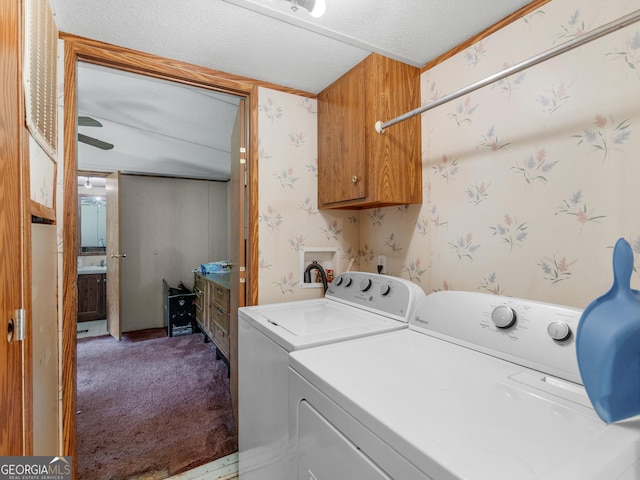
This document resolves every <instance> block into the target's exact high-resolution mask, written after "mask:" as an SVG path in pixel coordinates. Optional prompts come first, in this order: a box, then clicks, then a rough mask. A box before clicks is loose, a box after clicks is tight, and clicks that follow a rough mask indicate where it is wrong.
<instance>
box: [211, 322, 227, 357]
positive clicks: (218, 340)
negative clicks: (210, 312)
mask: <svg viewBox="0 0 640 480" xmlns="http://www.w3.org/2000/svg"><path fill="white" fill-rule="evenodd" d="M213 343H214V344H215V346H216V347H218V349H219V350H220V353H222V354H223V355H224V356H225V357H227V358H229V334H228V333H227V331H226V330H224V329H223V328H222V327H220V325H218V324H217V323H214V324H213Z"/></svg>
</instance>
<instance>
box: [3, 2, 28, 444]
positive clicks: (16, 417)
mask: <svg viewBox="0 0 640 480" xmlns="http://www.w3.org/2000/svg"><path fill="white" fill-rule="evenodd" d="M21 3H22V2H19V1H17V0H8V1H4V0H3V1H2V2H0V42H1V44H2V54H1V55H0V72H2V73H1V75H2V77H1V78H2V80H1V83H2V89H1V90H0V125H1V126H0V134H1V135H2V141H0V231H2V235H1V236H0V265H1V266H2V267H1V268H0V314H1V315H2V317H1V318H2V320H1V321H0V325H2V334H0V405H1V406H2V407H1V409H2V414H1V415H0V456H5V455H25V451H26V450H25V449H26V448H27V447H26V446H25V445H24V443H23V438H24V436H23V428H25V419H24V416H25V415H24V407H25V405H24V404H23V383H22V377H23V369H24V364H23V363H22V362H23V360H22V355H23V342H21V341H19V340H18V339H17V328H16V320H17V317H16V312H17V310H19V309H20V308H22V280H23V278H22V277H23V270H22V263H21V262H22V248H21V246H22V236H21V235H22V234H21V228H20V226H21V223H22V222H21V218H23V216H22V213H21V211H22V210H21V202H22V200H21V196H20V165H21V161H20V160H21V156H22V148H21V144H22V142H21V140H22V133H23V126H22V125H23V122H22V120H23V119H22V112H21V107H20V106H21V102H22V88H21V85H22V80H21V78H20V58H21V57H20V41H21V40H20V28H19V27H20V24H21V20H20V4H21ZM27 185H28V183H27ZM27 195H28V192H27ZM23 221H24V218H23ZM26 360H27V361H30V358H28V359H26ZM25 395H26V396H27V401H30V396H31V393H26V392H25Z"/></svg>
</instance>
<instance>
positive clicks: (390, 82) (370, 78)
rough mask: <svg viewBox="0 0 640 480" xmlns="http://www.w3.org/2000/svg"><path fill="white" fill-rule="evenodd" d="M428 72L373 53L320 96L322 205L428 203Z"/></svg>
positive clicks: (320, 180) (319, 185)
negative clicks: (424, 132) (423, 97)
mask: <svg viewBox="0 0 640 480" xmlns="http://www.w3.org/2000/svg"><path fill="white" fill-rule="evenodd" d="M419 106H420V71H419V69H417V68H415V67H412V66H410V65H406V64H403V63H401V62H398V61H395V60H392V59H390V58H386V57H383V56H381V55H378V54H371V55H370V56H368V57H367V58H366V59H364V60H363V61H362V62H361V63H359V64H358V65H356V66H355V67H354V68H353V69H351V70H350V71H349V72H347V73H346V74H345V75H343V76H342V77H341V78H339V79H338V80H337V81H336V82H334V83H333V84H332V85H330V86H329V87H327V88H326V89H325V90H323V91H322V92H320V94H319V95H318V208H320V209H330V208H354V209H356V208H374V207H383V206H389V205H405V204H411V203H421V202H422V158H421V128H420V116H419V115H418V116H415V117H413V118H411V119H409V120H406V121H404V122H401V123H398V124H396V125H394V126H392V127H389V128H388V129H386V131H385V133H383V134H379V133H377V132H376V130H375V124H376V121H378V120H381V121H383V122H385V121H388V120H391V119H392V118H395V117H397V116H399V115H402V114H404V113H406V112H408V111H410V110H413V109H415V108H418V107H419Z"/></svg>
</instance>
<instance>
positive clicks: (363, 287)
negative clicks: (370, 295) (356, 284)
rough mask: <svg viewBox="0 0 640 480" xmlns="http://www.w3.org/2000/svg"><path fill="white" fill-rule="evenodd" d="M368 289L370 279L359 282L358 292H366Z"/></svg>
mask: <svg viewBox="0 0 640 480" xmlns="http://www.w3.org/2000/svg"><path fill="white" fill-rule="evenodd" d="M370 288H371V279H370V278H364V279H363V280H362V281H361V282H360V290H362V291H363V292H366V291H367V290H369V289H370Z"/></svg>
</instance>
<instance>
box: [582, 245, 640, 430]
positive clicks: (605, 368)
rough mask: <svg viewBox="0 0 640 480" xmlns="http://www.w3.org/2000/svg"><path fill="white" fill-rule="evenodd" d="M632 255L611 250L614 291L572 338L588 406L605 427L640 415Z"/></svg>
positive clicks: (623, 248) (639, 317) (639, 308)
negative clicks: (573, 338)
mask: <svg viewBox="0 0 640 480" xmlns="http://www.w3.org/2000/svg"><path fill="white" fill-rule="evenodd" d="M632 273H633V250H632V249H631V245H629V243H628V242H627V241H626V240H624V239H623V238H621V239H619V240H618V241H617V242H616V245H615V248H614V250H613V286H612V287H611V290H609V291H608V292H607V293H606V294H604V295H603V296H601V297H599V298H597V299H596V300H594V301H593V302H591V303H590V304H589V306H588V307H587V308H586V309H585V311H584V312H583V314H582V317H581V318H580V324H579V325H578V331H577V332H576V353H577V356H578V367H579V369H580V375H581V376H582V381H583V383H584V386H585V389H586V391H587V395H588V396H589V400H591V403H592V404H593V407H594V409H595V411H596V412H597V413H598V415H599V416H600V418H601V419H602V420H603V421H605V422H606V423H611V422H616V421H619V420H624V419H626V418H629V417H633V416H635V415H638V414H640V299H639V298H640V297H638V295H640V292H639V291H637V290H632V289H631V274H632Z"/></svg>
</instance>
